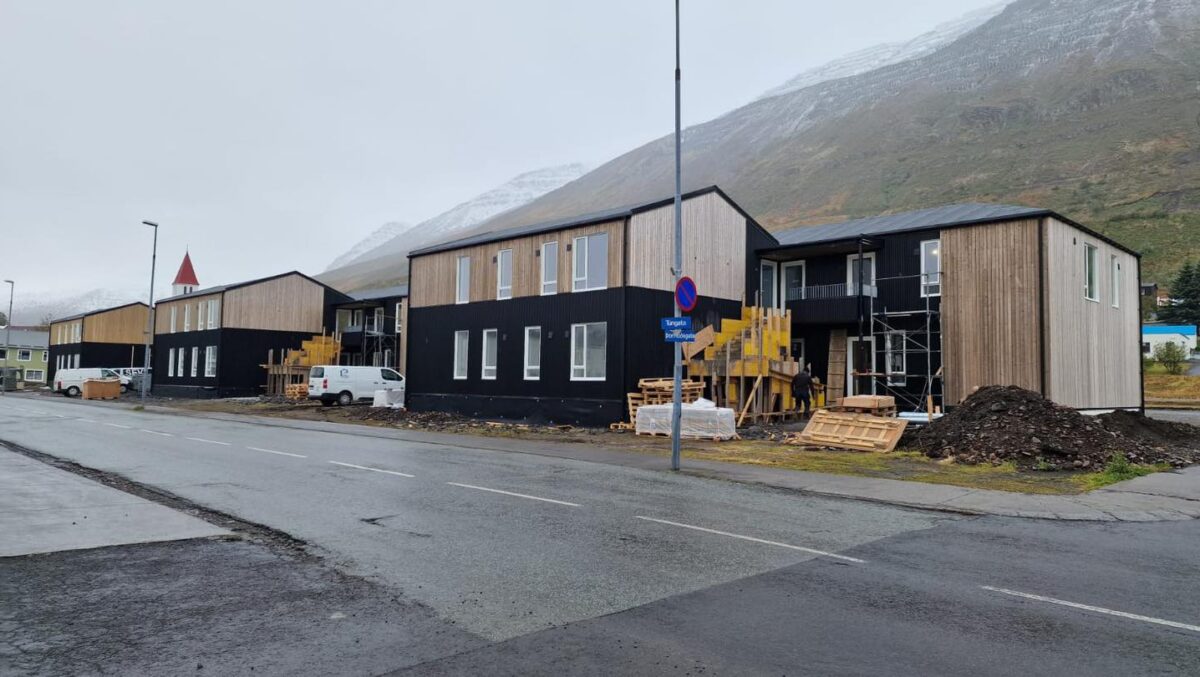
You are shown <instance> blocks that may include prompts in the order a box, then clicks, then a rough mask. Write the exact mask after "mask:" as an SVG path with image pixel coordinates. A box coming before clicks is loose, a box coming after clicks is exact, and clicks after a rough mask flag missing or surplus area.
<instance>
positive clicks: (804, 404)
mask: <svg viewBox="0 0 1200 677" xmlns="http://www.w3.org/2000/svg"><path fill="white" fill-rule="evenodd" d="M812 392H813V379H812V374H809V373H808V367H805V368H804V369H801V370H800V371H799V372H797V373H796V375H795V376H793V377H792V397H794V398H796V411H798V412H801V413H802V414H803V415H804V416H806V417H807V416H808V415H809V414H810V413H812V399H811V398H812Z"/></svg>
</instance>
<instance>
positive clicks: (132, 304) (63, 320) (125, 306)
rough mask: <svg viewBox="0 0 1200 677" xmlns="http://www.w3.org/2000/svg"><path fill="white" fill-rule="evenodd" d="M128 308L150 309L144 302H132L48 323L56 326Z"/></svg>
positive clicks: (60, 318)
mask: <svg viewBox="0 0 1200 677" xmlns="http://www.w3.org/2000/svg"><path fill="white" fill-rule="evenodd" d="M129 306H146V307H147V308H149V307H150V306H147V305H146V302H145V301H133V302H131V303H122V304H121V305H119V306H111V307H109V308H100V309H98V310H89V311H87V312H83V313H75V314H74V315H68V316H66V317H59V318H56V319H53V320H50V323H51V324H58V323H59V322H69V321H71V320H78V319H79V318H81V317H88V316H89V315H99V314H100V313H107V312H109V311H110V310H120V309H122V308H128V307H129Z"/></svg>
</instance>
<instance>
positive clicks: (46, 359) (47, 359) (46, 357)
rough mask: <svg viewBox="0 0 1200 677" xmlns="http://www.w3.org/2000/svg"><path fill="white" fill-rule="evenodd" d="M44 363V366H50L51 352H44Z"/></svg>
mask: <svg viewBox="0 0 1200 677" xmlns="http://www.w3.org/2000/svg"><path fill="white" fill-rule="evenodd" d="M42 362H43V363H44V364H50V351H49V350H43V351H42Z"/></svg>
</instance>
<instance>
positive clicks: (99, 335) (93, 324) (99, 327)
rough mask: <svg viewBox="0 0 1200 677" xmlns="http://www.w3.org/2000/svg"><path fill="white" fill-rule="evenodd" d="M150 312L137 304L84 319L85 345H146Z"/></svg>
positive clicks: (143, 305) (142, 305)
mask: <svg viewBox="0 0 1200 677" xmlns="http://www.w3.org/2000/svg"><path fill="white" fill-rule="evenodd" d="M149 312H150V311H149V310H148V309H147V308H146V306H145V304H140V303H139V304H135V305H131V306H124V307H121V308H113V309H112V310H106V311H102V312H99V313H94V314H92V315H88V316H86V317H84V318H83V341H84V343H126V344H129V343H144V342H145V340H146V323H147V322H148V321H149V319H150V318H149Z"/></svg>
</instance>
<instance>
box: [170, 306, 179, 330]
mask: <svg viewBox="0 0 1200 677" xmlns="http://www.w3.org/2000/svg"><path fill="white" fill-rule="evenodd" d="M178 315H179V307H178V306H171V333H172V334H174V333H175V324H176V319H177V317H178Z"/></svg>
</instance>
